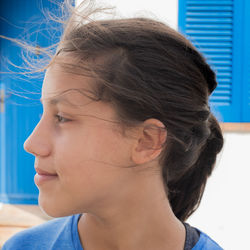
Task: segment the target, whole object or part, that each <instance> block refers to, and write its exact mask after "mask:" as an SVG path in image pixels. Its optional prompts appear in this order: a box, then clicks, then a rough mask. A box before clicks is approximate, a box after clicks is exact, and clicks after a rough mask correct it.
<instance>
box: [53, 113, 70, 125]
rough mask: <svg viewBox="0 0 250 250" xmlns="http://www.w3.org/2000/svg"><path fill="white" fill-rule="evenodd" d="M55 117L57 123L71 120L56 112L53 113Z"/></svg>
mask: <svg viewBox="0 0 250 250" xmlns="http://www.w3.org/2000/svg"><path fill="white" fill-rule="evenodd" d="M55 118H56V119H57V122H58V123H65V122H69V121H71V120H69V119H67V118H65V117H63V116H61V115H58V114H57V115H55ZM62 120H64V121H62Z"/></svg>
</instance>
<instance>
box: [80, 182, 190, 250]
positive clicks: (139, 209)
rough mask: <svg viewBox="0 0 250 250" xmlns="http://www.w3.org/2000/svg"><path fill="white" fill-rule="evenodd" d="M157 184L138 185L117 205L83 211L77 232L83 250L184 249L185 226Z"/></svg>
mask: <svg viewBox="0 0 250 250" xmlns="http://www.w3.org/2000/svg"><path fill="white" fill-rule="evenodd" d="M156 183H159V181H157V182H149V183H147V184H145V183H144V184H145V185H139V186H138V187H137V188H136V189H134V190H133V191H130V192H128V193H130V195H128V196H127V197H126V199H123V200H121V201H119V202H116V205H114V204H112V205H111V204H110V203H109V206H107V207H106V208H105V206H102V209H101V211H98V212H97V211H95V213H85V214H83V216H81V218H80V220H79V223H78V232H79V236H80V240H81V243H82V246H83V247H84V250H92V249H95V250H106V249H107V250H125V249H129V250H140V249H143V250H147V249H158V250H161V249H164V250H168V249H171V250H182V249H183V247H184V242H185V227H184V225H183V224H182V223H181V222H180V221H179V220H178V219H177V218H176V217H175V215H174V214H173V212H172V209H171V207H170V204H169V201H168V199H167V197H166V194H165V191H164V189H163V188H162V187H161V188H159V186H157V185H159V184H156ZM141 184H142V183H141ZM154 184H155V185H154ZM135 190H136V191H135ZM131 194H133V195H131ZM123 198H124V197H123Z"/></svg>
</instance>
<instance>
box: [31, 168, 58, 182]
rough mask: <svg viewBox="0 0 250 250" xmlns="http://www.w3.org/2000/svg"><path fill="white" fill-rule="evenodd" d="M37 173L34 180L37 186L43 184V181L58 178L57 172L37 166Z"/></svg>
mask: <svg viewBox="0 0 250 250" xmlns="http://www.w3.org/2000/svg"><path fill="white" fill-rule="evenodd" d="M36 172H37V174H36V175H35V176H34V182H35V184H36V185H37V186H40V185H42V184H43V183H46V182H49V181H52V180H55V179H57V178H58V175H57V174H55V173H50V172H47V171H44V170H42V169H39V168H36Z"/></svg>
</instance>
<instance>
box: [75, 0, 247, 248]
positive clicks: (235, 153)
mask: <svg viewBox="0 0 250 250" xmlns="http://www.w3.org/2000/svg"><path fill="white" fill-rule="evenodd" d="M79 1H80V0H78V2H79ZM97 2H99V1H97ZM102 2H103V3H105V1H102ZM106 3H108V4H109V5H113V6H116V7H117V10H118V14H120V16H123V17H132V16H135V15H141V14H144V15H147V16H150V17H156V18H158V19H160V20H162V21H163V22H165V23H167V24H168V25H170V26H171V27H173V28H175V29H177V16H178V1H177V0H154V1H143V0H126V1H125V0H106ZM224 138H225V145H224V148H223V150H222V152H221V153H220V154H219V155H218V158H217V163H216V169H215V170H214V172H213V174H212V177H211V178H210V179H209V180H208V183H207V186H206V190H205V193H204V196H203V199H202V202H201V205H200V207H199V208H198V210H197V211H196V212H195V213H194V214H193V215H192V216H191V217H190V218H189V219H188V223H190V224H191V225H192V226H196V227H197V228H199V229H201V230H202V231H204V232H205V233H207V234H208V235H210V236H211V238H213V239H214V240H215V241H217V242H218V243H219V244H220V245H221V246H222V247H223V248H225V249H227V250H235V249H247V247H249V243H248V237H249V232H250V230H249V225H250V216H249V213H250V198H249V197H250V133H224Z"/></svg>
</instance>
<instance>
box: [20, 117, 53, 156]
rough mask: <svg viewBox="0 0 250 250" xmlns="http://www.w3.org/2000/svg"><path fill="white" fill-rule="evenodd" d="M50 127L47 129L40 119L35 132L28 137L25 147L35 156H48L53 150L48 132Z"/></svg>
mask: <svg viewBox="0 0 250 250" xmlns="http://www.w3.org/2000/svg"><path fill="white" fill-rule="evenodd" d="M48 132H49V129H46V127H45V124H44V123H43V122H42V120H40V122H39V123H38V124H37V126H36V127H35V129H34V130H33V132H32V133H31V134H30V136H29V137H28V138H27V139H26V141H25V142H24V144H23V148H24V150H25V151H26V152H28V153H30V154H32V155H34V156H36V157H37V156H48V155H49V154H50V151H51V144H50V139H49V138H51V136H50V135H49V134H48Z"/></svg>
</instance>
